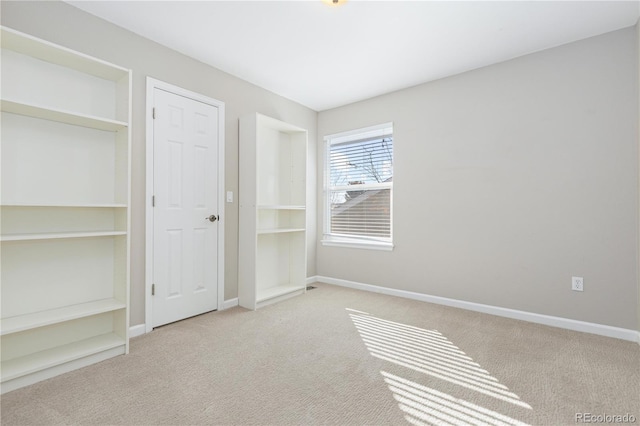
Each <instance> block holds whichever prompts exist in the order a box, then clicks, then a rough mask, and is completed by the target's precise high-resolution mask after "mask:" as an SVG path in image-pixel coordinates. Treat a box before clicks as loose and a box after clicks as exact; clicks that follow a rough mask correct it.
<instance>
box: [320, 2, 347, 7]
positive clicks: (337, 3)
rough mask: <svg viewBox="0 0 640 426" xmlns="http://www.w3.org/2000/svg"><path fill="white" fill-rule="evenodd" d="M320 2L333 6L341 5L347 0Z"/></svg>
mask: <svg viewBox="0 0 640 426" xmlns="http://www.w3.org/2000/svg"><path fill="white" fill-rule="evenodd" d="M322 2H323V3H324V4H327V5H329V6H332V7H333V6H342V5H343V4H345V3H346V2H347V0H322Z"/></svg>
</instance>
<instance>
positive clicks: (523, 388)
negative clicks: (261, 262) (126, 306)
mask: <svg viewBox="0 0 640 426" xmlns="http://www.w3.org/2000/svg"><path fill="white" fill-rule="evenodd" d="M316 285H317V287H318V288H316V289H314V290H311V291H309V292H307V294H305V295H303V296H298V297H295V298H292V299H289V300H286V301H284V302H281V303H278V304H276V305H272V306H269V307H266V308H263V309H261V310H258V311H255V312H251V311H247V310H244V309H242V308H233V309H229V310H226V311H222V312H214V313H210V314H205V315H202V316H199V317H195V318H192V319H189V320H185V321H182V322H178V323H175V324H171V325H168V326H165V327H162V328H159V329H156V330H155V331H153V332H152V333H149V334H147V335H144V336H141V337H138V338H135V339H132V340H131V352H130V354H129V355H127V356H121V357H117V358H113V359H110V360H108V361H104V362H102V363H99V364H96V365H93V366H90V367H87V368H84V369H81V370H77V371H74V372H71V373H68V374H65V375H62V376H58V377H56V378H53V379H50V380H47V381H44V382H41V383H37V384H35V385H32V386H30V387H27V388H23V389H19V390H16V391H14V392H10V393H7V394H5V395H3V396H2V404H1V408H2V412H1V420H2V425H7V426H8V425H38V424H42V425H54V424H74V425H90V424H122V425H135V424H141V425H154V424H171V425H187V424H194V425H196V424H236V425H293V424H297V425H313V424H323V425H365V424H366V425H402V424H404V425H407V424H416V425H422V424H454V425H460V424H478V425H483V424H491V425H513V426H516V425H520V424H530V425H560V424H576V413H591V414H592V415H610V416H613V415H621V416H622V415H625V414H629V415H632V416H635V418H636V424H638V423H640V396H639V395H640V347H639V346H638V344H637V343H632V342H625V341H621V340H616V339H610V338H605V337H600V336H594V335H589V334H583V333H578V332H572V331H567V330H562V329H557V328H551V327H545V326H541V325H536V324H530V323H526V322H521V321H515V320H510V319H505V318H499V317H494V316H491V315H485V314H480V313H475V312H470V311H464V310H460V309H455V308H448V307H443V306H437V305H432V304H428V303H423V302H417V301H411V300H406V299H400V298H395V297H390V296H385V295H380V294H374V293H367V292H361V291H357V290H351V289H345V288H340V287H334V286H330V285H324V284H316Z"/></svg>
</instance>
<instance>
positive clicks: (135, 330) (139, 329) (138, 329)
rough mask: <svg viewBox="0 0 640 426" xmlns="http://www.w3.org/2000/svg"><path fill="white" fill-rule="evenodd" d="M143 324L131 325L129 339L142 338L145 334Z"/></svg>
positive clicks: (145, 330)
mask: <svg viewBox="0 0 640 426" xmlns="http://www.w3.org/2000/svg"><path fill="white" fill-rule="evenodd" d="M146 327H147V326H146V325H145V324H138V325H132V326H131V327H129V338H133V337H138V336H142V335H143V334H145V333H146V332H147V329H146Z"/></svg>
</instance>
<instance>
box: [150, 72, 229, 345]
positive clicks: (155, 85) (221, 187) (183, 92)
mask: <svg viewBox="0 0 640 426" xmlns="http://www.w3.org/2000/svg"><path fill="white" fill-rule="evenodd" d="M155 89H161V90H164V91H166V92H169V93H173V94H175V95H179V96H184V97H185V98H189V99H192V100H194V101H198V102H202V103H205V104H207V105H211V106H214V107H216V108H218V214H219V216H220V220H219V222H218V306H217V309H218V310H222V309H223V307H224V227H225V223H226V220H225V219H226V217H225V215H224V207H225V204H224V203H225V197H224V191H225V182H224V177H225V171H224V164H225V159H224V145H225V139H224V135H225V132H224V123H225V115H224V108H225V106H224V102H222V101H219V100H217V99H213V98H210V97H208V96H205V95H202V94H200V93H196V92H192V91H190V90H187V89H183V88H182V87H178V86H174V85H173V84H169V83H165V82H164V81H160V80H156V79H155V78H151V77H149V76H147V94H146V113H145V114H146V192H145V219H146V220H145V293H144V294H145V296H144V300H145V333H149V332H150V331H151V330H153V299H152V297H151V285H152V284H153V237H154V231H153V229H154V226H153V225H154V223H153V206H152V197H153V170H154V163H153V136H154V135H153V104H154V102H153V101H154V99H153V93H154V90H155Z"/></svg>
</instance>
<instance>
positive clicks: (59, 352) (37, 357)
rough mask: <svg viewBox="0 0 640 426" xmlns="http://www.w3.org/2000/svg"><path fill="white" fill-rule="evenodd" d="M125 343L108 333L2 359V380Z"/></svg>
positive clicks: (123, 340)
mask: <svg viewBox="0 0 640 426" xmlns="http://www.w3.org/2000/svg"><path fill="white" fill-rule="evenodd" d="M125 345H126V342H125V339H122V338H120V337H118V336H116V335H115V334H113V333H109V334H102V335H99V336H95V337H91V338H89V339H86V340H81V341H79V342H74V343H69V344H67V345H62V346H58V347H55V348H52V349H48V350H45V351H41V352H36V353H34V354H30V355H26V356H23V357H19V358H14V359H10V360H7V361H3V362H2V381H3V382H5V381H8V380H12V379H15V378H17V377H20V376H25V375H27V374H31V373H34V372H37V371H40V370H44V369H46V368H51V367H55V366H56V365H60V364H64V363H67V362H70V361H74V360H76V359H80V358H84V357H87V356H90V355H93V354H97V353H99V352H103V351H106V350H109V349H113V348H116V347H118V346H125Z"/></svg>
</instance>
